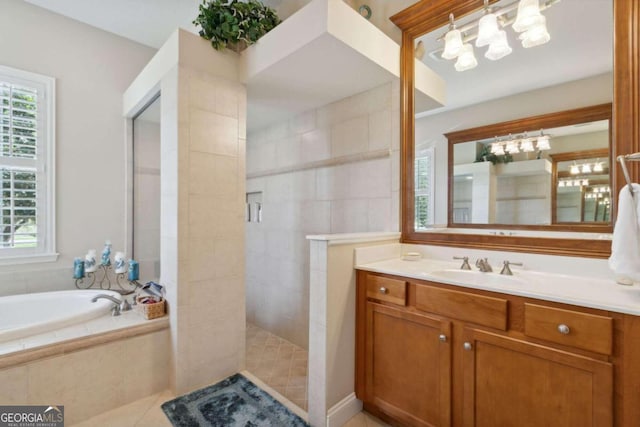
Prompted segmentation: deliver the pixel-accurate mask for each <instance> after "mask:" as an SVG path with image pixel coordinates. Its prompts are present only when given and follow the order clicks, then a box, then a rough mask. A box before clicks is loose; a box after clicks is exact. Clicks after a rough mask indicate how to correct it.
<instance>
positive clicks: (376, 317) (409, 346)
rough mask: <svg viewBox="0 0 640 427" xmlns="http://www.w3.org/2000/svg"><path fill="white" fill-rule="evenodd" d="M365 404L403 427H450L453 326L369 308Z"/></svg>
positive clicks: (386, 308) (401, 312)
mask: <svg viewBox="0 0 640 427" xmlns="http://www.w3.org/2000/svg"><path fill="white" fill-rule="evenodd" d="M366 325H367V332H366V360H365V365H366V369H365V401H366V402H368V403H371V404H373V405H375V406H377V407H378V408H379V409H380V410H382V411H383V412H385V413H387V414H388V415H390V416H392V417H393V418H395V419H396V420H399V421H401V422H402V423H403V425H407V426H434V427H435V426H443V427H444V426H449V425H450V424H451V344H450V341H451V337H450V333H451V323H450V322H448V321H443V320H441V319H438V318H433V317H429V316H425V315H420V314H415V313H410V312H407V311H405V310H402V309H395V308H391V307H389V306H383V305H380V304H376V303H372V302H367V322H366Z"/></svg>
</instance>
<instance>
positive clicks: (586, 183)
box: [581, 179, 589, 187]
mask: <svg viewBox="0 0 640 427" xmlns="http://www.w3.org/2000/svg"><path fill="white" fill-rule="evenodd" d="M581 184H582V185H584V186H585V187H586V186H587V185H589V180H588V179H583V180H582V182H581Z"/></svg>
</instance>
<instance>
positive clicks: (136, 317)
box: [0, 307, 168, 357]
mask: <svg viewBox="0 0 640 427" xmlns="http://www.w3.org/2000/svg"><path fill="white" fill-rule="evenodd" d="M167 321H168V316H166V315H165V316H164V317H160V318H158V319H153V320H146V319H145V318H144V316H143V315H142V313H140V312H139V311H138V310H136V309H135V307H134V309H133V310H131V311H125V312H123V313H122V314H121V315H120V316H115V317H114V316H111V315H110V314H109V315H106V316H102V317H98V318H96V319H93V320H90V321H88V322H85V323H82V324H79V325H73V326H69V327H66V328H62V329H57V330H54V331H50V332H45V333H43V334H39V335H33V336H30V337H26V338H21V339H17V340H13V341H6V342H3V343H0V357H2V356H7V355H9V354H11V353H16V352H20V351H24V350H31V349H37V348H41V347H46V346H50V345H53V344H58V343H61V342H65V341H71V340H76V339H78V338H85V337H89V336H91V335H98V334H104V333H107V332H114V331H118V330H121V329H127V328H131V327H134V326H141V325H150V324H152V323H166V322H167Z"/></svg>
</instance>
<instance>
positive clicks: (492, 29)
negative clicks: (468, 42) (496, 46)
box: [476, 0, 500, 47]
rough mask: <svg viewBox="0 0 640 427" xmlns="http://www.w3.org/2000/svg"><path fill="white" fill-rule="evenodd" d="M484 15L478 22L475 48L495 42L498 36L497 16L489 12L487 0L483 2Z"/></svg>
mask: <svg viewBox="0 0 640 427" xmlns="http://www.w3.org/2000/svg"><path fill="white" fill-rule="evenodd" d="M484 13H485V15H484V16H483V17H482V18H480V21H478V38H477V39H476V47H482V46H486V45H488V44H491V43H493V42H495V41H496V40H497V38H498V37H499V34H500V28H498V16H497V15H496V14H495V13H493V12H491V9H490V8H489V0H485V2H484Z"/></svg>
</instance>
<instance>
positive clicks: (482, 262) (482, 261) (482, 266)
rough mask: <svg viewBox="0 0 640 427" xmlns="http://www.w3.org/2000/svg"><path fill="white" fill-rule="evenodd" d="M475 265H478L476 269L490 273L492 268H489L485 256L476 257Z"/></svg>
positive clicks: (489, 265)
mask: <svg viewBox="0 0 640 427" xmlns="http://www.w3.org/2000/svg"><path fill="white" fill-rule="evenodd" d="M476 267H478V270H480V271H481V272H483V273H491V272H492V271H493V268H491V264H489V261H488V260H487V258H478V260H477V261H476Z"/></svg>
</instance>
